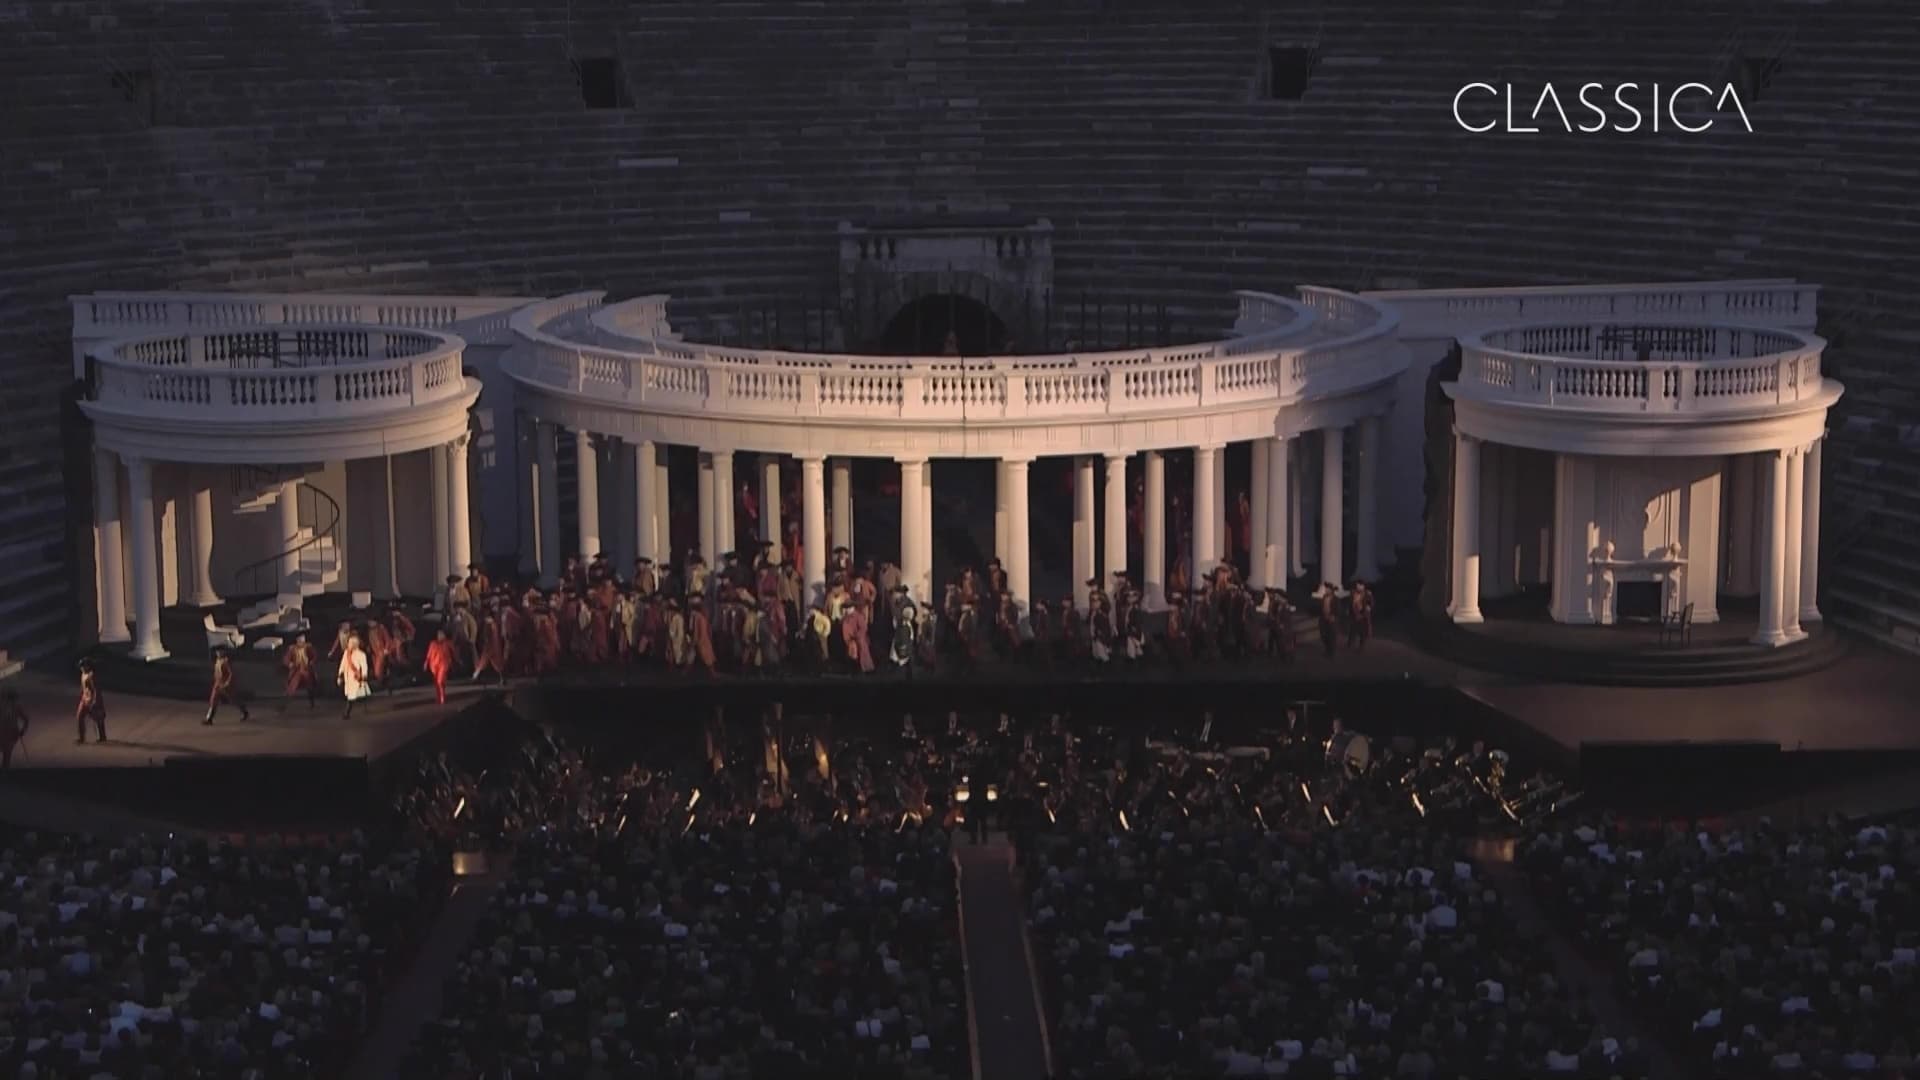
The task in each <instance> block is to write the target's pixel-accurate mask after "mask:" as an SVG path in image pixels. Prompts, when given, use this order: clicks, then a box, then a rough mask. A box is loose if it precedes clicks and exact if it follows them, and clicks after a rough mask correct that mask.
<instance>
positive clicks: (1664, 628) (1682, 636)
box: [1660, 601, 1693, 648]
mask: <svg viewBox="0 0 1920 1080" xmlns="http://www.w3.org/2000/svg"><path fill="white" fill-rule="evenodd" d="M1669 641H1671V642H1674V643H1675V644H1678V645H1679V646H1680V647H1681V648H1685V647H1687V646H1689V645H1691V644H1693V602H1692V601H1688V602H1687V606H1686V607H1683V608H1681V609H1680V610H1679V611H1677V612H1669V613H1668V614H1667V615H1666V617H1665V618H1663V619H1661V620H1660V644H1662V645H1665V644H1667V643H1668V642H1669Z"/></svg>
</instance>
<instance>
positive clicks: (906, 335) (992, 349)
mask: <svg viewBox="0 0 1920 1080" xmlns="http://www.w3.org/2000/svg"><path fill="white" fill-rule="evenodd" d="M878 346H879V351H880V352H882V353H886V354H888V355H892V356H951V355H956V354H957V355H961V356H986V355H989V354H992V353H998V352H1004V351H1006V350H1007V349H1008V348H1010V347H1011V342H1010V340H1009V338H1008V335H1007V326H1006V324H1005V323H1003V322H1001V321H1000V316H998V315H995V314H994V313H993V309H992V308H990V307H988V306H987V305H985V304H983V303H981V302H980V301H978V300H975V299H972V298H971V297H966V296H961V295H959V294H958V293H931V294H928V295H926V296H922V297H920V298H918V299H915V300H910V301H908V302H907V303H906V304H905V305H904V306H903V307H901V309H900V310H899V311H898V312H895V313H894V316H893V318H891V319H888V320H887V325H886V327H885V329H883V330H881V331H880V339H879V342H878Z"/></svg>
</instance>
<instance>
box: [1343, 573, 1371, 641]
mask: <svg viewBox="0 0 1920 1080" xmlns="http://www.w3.org/2000/svg"><path fill="white" fill-rule="evenodd" d="M1347 603H1348V606H1349V608H1350V612H1349V614H1348V616H1347V648H1349V649H1360V650H1362V651H1365V650H1366V647H1367V642H1368V641H1371V640H1372V639H1373V590H1372V589H1371V588H1368V587H1367V583H1366V582H1364V581H1356V582H1354V583H1353V596H1352V597H1351V598H1350V599H1349V600H1348V601H1347Z"/></svg>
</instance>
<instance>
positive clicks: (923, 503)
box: [914, 461, 934, 600]
mask: <svg viewBox="0 0 1920 1080" xmlns="http://www.w3.org/2000/svg"><path fill="white" fill-rule="evenodd" d="M914 532H915V533H916V534H918V535H919V537H920V565H921V566H922V567H924V568H925V570H924V572H925V574H926V577H927V597H928V599H929V600H931V599H932V598H933V595H934V592H933V586H934V581H933V462H931V461H929V462H927V467H926V468H924V469H921V470H920V524H919V526H918V527H917V528H915V529H914Z"/></svg>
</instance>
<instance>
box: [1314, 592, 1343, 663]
mask: <svg viewBox="0 0 1920 1080" xmlns="http://www.w3.org/2000/svg"><path fill="white" fill-rule="evenodd" d="M1339 593H1340V590H1339V589H1337V588H1335V587H1334V584H1333V582H1331V581H1327V582H1322V583H1321V585H1320V595H1319V600H1320V647H1321V648H1322V649H1324V650H1326V654H1327V659H1329V660H1331V659H1333V654H1334V653H1335V651H1337V650H1338V649H1339V646H1340V636H1339V632H1338V631H1339V625H1340V596H1339Z"/></svg>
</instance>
